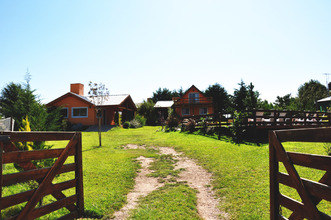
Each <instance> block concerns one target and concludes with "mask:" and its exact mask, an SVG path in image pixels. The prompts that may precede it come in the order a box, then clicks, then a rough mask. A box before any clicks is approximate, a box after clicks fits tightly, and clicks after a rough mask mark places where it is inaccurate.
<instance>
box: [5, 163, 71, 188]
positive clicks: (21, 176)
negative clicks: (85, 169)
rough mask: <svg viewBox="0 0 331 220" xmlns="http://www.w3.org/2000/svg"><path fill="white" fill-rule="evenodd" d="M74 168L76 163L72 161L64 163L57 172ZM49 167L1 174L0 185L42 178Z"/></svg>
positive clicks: (69, 170) (64, 171)
mask: <svg viewBox="0 0 331 220" xmlns="http://www.w3.org/2000/svg"><path fill="white" fill-rule="evenodd" d="M75 168H76V165H75V164H74V163H71V164H65V165H63V166H62V168H61V169H60V171H59V172H58V173H57V174H61V173H66V172H71V171H75ZM50 169H51V168H50V167H48V168H41V169H35V170H29V171H23V172H20V173H13V174H7V175H3V183H2V186H9V185H12V184H16V183H22V182H26V181H28V180H38V179H42V178H44V177H45V176H46V174H47V173H48V171H49V170H50Z"/></svg>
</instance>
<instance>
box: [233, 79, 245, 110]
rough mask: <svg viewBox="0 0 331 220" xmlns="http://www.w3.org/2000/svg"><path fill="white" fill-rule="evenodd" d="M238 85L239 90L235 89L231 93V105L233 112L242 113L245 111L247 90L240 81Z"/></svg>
mask: <svg viewBox="0 0 331 220" xmlns="http://www.w3.org/2000/svg"><path fill="white" fill-rule="evenodd" d="M238 85H239V89H235V90H234V92H233V105H234V109H235V110H237V111H239V112H242V111H245V110H246V104H245V100H246V98H247V88H246V85H245V83H244V81H242V80H241V82H240V83H239V84H238Z"/></svg>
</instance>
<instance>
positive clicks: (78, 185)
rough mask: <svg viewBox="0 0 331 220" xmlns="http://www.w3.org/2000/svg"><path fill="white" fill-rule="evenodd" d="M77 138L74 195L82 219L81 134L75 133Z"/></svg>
mask: <svg viewBox="0 0 331 220" xmlns="http://www.w3.org/2000/svg"><path fill="white" fill-rule="evenodd" d="M77 138H78V141H77V144H76V154H75V163H76V171H75V178H76V180H77V182H76V195H77V196H78V201H77V208H78V216H79V217H82V216H83V214H84V190H83V156H82V133H80V132H77Z"/></svg>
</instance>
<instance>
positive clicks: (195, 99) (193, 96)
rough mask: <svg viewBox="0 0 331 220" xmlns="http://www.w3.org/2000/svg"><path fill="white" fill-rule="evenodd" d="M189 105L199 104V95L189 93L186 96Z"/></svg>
mask: <svg viewBox="0 0 331 220" xmlns="http://www.w3.org/2000/svg"><path fill="white" fill-rule="evenodd" d="M188 99H189V103H199V93H196V92H194V93H189V94H188Z"/></svg>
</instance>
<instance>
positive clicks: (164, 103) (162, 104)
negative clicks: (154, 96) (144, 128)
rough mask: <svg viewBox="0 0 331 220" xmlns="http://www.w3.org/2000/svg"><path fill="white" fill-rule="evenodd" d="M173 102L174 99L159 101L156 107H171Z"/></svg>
mask: <svg viewBox="0 0 331 220" xmlns="http://www.w3.org/2000/svg"><path fill="white" fill-rule="evenodd" d="M173 104H174V101H157V102H156V103H155V105H154V108H170V107H171V106H173Z"/></svg>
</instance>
